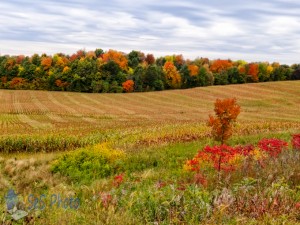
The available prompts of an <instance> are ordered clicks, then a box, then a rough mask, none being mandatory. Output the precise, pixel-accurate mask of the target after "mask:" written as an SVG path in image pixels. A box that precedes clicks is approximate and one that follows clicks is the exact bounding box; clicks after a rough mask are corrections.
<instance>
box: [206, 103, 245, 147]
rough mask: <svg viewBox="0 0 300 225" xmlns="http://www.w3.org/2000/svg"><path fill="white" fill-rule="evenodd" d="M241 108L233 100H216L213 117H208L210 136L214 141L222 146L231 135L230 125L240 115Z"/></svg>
mask: <svg viewBox="0 0 300 225" xmlns="http://www.w3.org/2000/svg"><path fill="white" fill-rule="evenodd" d="M240 109H241V107H240V106H239V105H238V104H237V103H236V99H235V98H228V99H223V100H221V99H217V100H216V102H215V109H214V111H215V114H216V115H215V116H211V115H209V121H208V125H209V126H210V127H212V136H213V137H214V139H215V140H216V141H220V142H221V144H224V143H225V142H226V141H227V140H228V139H229V138H230V136H231V135H232V123H233V122H235V121H236V118H237V116H238V115H239V114H240Z"/></svg>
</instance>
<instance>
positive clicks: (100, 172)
mask: <svg viewBox="0 0 300 225" xmlns="http://www.w3.org/2000/svg"><path fill="white" fill-rule="evenodd" d="M124 157H125V155H124V153H123V152H122V151H120V150H115V149H112V148H111V147H109V146H108V145H107V144H98V145H95V146H92V147H87V148H83V149H78V150H76V151H73V152H71V153H68V154H64V155H63V156H62V157H60V158H59V159H57V160H55V161H54V162H53V164H52V167H51V171H52V172H53V173H60V174H62V175H65V176H68V178H70V180H71V181H73V182H76V183H84V184H88V183H91V182H92V181H93V180H95V179H99V178H104V177H107V176H109V175H112V174H114V173H116V172H117V171H118V170H119V167H118V162H119V160H120V159H122V158H124Z"/></svg>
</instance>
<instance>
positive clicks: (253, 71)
mask: <svg viewBox="0 0 300 225" xmlns="http://www.w3.org/2000/svg"><path fill="white" fill-rule="evenodd" d="M258 73H259V69H258V64H256V63H251V64H249V68H248V75H249V76H250V77H251V79H252V81H254V82H258Z"/></svg>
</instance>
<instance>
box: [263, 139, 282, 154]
mask: <svg viewBox="0 0 300 225" xmlns="http://www.w3.org/2000/svg"><path fill="white" fill-rule="evenodd" d="M287 146H288V143H287V142H285V141H283V140H280V139H277V138H270V139H266V138H264V139H262V140H260V141H259V142H258V147H259V148H260V149H261V150H263V151H265V152H267V153H268V154H269V155H270V156H272V157H278V155H279V154H280V153H281V152H282V150H283V149H285V148H286V147H287Z"/></svg>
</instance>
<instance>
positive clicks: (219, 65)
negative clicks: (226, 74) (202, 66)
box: [210, 59, 233, 73]
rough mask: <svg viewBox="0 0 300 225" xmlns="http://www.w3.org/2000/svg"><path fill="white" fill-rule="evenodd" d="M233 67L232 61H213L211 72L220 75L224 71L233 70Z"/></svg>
mask: <svg viewBox="0 0 300 225" xmlns="http://www.w3.org/2000/svg"><path fill="white" fill-rule="evenodd" d="M232 66H233V64H232V62H231V61H230V60H222V59H217V60H215V61H213V62H212V64H211V65H210V70H211V72H213V73H220V72H222V71H224V70H227V69H229V68H231V67H232Z"/></svg>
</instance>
